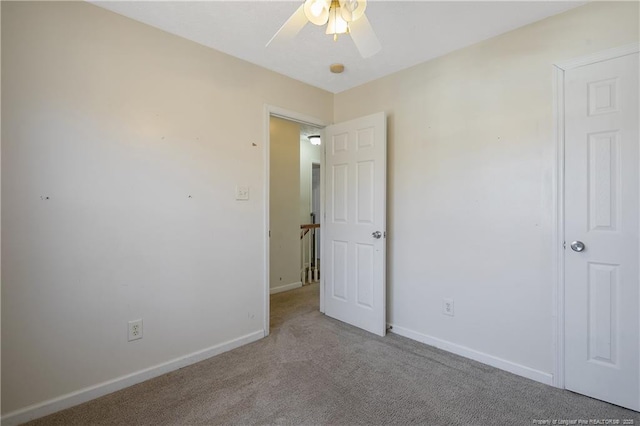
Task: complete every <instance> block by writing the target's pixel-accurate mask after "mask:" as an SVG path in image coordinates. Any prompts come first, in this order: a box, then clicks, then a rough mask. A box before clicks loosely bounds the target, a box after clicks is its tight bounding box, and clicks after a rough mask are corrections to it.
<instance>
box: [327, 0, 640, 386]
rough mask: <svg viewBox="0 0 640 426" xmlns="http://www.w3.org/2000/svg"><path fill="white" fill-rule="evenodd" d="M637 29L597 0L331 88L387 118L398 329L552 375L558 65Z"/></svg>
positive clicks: (393, 304)
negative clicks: (451, 308) (447, 308)
mask: <svg viewBox="0 0 640 426" xmlns="http://www.w3.org/2000/svg"><path fill="white" fill-rule="evenodd" d="M637 40H638V3H637V2H627V3H616V2H606V3H591V4H588V5H586V6H583V7H580V8H577V9H575V10H572V11H569V12H567V13H565V14H562V15H558V16H555V17H551V18H549V19H546V20H544V21H540V22H538V23H534V24H532V25H529V26H527V27H524V28H521V29H518V30H515V31H512V32H510V33H507V34H504V35H502V36H499V37H496V38H494V39H491V40H488V41H485V42H483V43H480V44H478V45H475V46H472V47H469V48H466V49H462V50H460V51H457V52H454V53H452V54H449V55H447V56H444V57H441V58H439V59H436V60H433V61H430V62H427V63H425V64H422V65H419V66H416V67H413V68H411V69H408V70H406V71H402V72H399V73H396V74H393V75H391V76H389V77H386V78H382V79H379V80H376V81H374V82H371V83H369V84H365V85H363V86H360V87H358V88H355V89H352V90H349V91H346V92H343V93H340V94H338V95H336V96H335V100H334V110H335V113H334V118H335V121H343V120H348V119H351V118H354V117H358V116H362V115H366V114H370V113H373V112H376V111H386V112H387V113H388V115H389V126H388V127H389V141H388V144H389V149H388V153H389V154H388V155H389V163H388V164H389V173H388V176H389V183H388V186H389V191H388V212H389V222H388V223H389V231H390V232H389V241H388V243H389V251H388V253H389V265H388V266H389V268H388V294H389V305H388V320H389V322H391V323H392V324H393V325H394V331H398V330H404V332H405V333H408V334H409V333H413V336H414V337H419V338H421V339H423V340H425V341H428V340H429V339H431V341H435V340H433V339H432V338H435V339H440V340H441V341H445V342H448V343H450V345H449V347H454V348H458V349H462V350H467V349H468V350H471V351H478V352H481V353H483V354H488V355H489V356H493V357H495V358H500V359H502V360H506V361H508V362H511V363H515V364H519V365H520V366H524V367H527V368H529V369H533V370H534V371H533V374H532V376H535V377H538V378H541V377H543V376H545V375H546V376H547V377H548V378H549V379H550V373H552V371H553V353H554V352H553V351H554V349H553V348H554V346H553V341H552V336H553V334H552V321H553V304H552V289H553V288H552V283H553V277H552V269H551V268H552V257H551V256H552V254H551V253H552V251H551V247H552V240H551V235H552V215H553V211H552V202H553V200H552V188H553V182H552V170H553V167H554V138H553V132H552V127H553V115H552V114H553V113H552V64H553V63H554V62H555V61H561V60H567V59H571V58H574V57H578V56H582V55H585V54H588V53H591V52H598V51H601V50H604V49H608V48H611V47H617V46H620V45H624V44H627V43H630V42H634V41H637ZM444 297H451V298H454V300H455V317H453V318H451V317H446V316H443V315H442V299H443V298H444Z"/></svg>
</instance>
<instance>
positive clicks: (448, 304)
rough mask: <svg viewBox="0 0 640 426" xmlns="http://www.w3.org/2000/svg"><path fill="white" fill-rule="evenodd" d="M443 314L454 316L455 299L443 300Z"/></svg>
mask: <svg viewBox="0 0 640 426" xmlns="http://www.w3.org/2000/svg"><path fill="white" fill-rule="evenodd" d="M442 313H443V314H445V315H449V316H453V314H454V311H453V299H449V298H445V299H442Z"/></svg>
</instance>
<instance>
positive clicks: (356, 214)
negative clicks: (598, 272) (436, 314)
mask: <svg viewBox="0 0 640 426" xmlns="http://www.w3.org/2000/svg"><path fill="white" fill-rule="evenodd" d="M386 135H387V130H386V116H385V114H384V113H378V114H374V115H370V116H367V117H362V118H359V119H356V120H352V121H348V122H345V123H340V124H336V125H333V126H329V127H327V128H326V129H325V139H326V140H327V143H326V147H325V156H326V161H325V164H326V167H325V170H326V172H325V179H326V183H327V184H326V198H325V221H324V222H323V227H324V228H325V231H324V237H323V238H324V240H325V241H323V256H322V263H323V265H322V269H323V274H324V293H325V294H324V309H325V314H326V315H328V316H330V317H333V318H336V319H338V320H340V321H344V322H346V323H349V324H351V325H354V326H356V327H360V328H362V329H365V330H367V331H370V332H372V333H375V334H378V335H380V336H384V335H385V331H386V300H385V299H386V289H385V270H386V244H385V243H386V183H387V176H386V171H387V161H386V156H387V137H386Z"/></svg>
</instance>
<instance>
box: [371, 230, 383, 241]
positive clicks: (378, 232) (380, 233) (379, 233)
mask: <svg viewBox="0 0 640 426" xmlns="http://www.w3.org/2000/svg"><path fill="white" fill-rule="evenodd" d="M371 236H372V237H373V238H375V239H376V240H378V239H380V237H382V232H380V231H376V232H373V233H372V234H371Z"/></svg>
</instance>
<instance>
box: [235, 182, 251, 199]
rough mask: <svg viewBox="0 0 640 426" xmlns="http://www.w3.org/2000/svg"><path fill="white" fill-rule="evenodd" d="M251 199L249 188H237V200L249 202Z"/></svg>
mask: <svg viewBox="0 0 640 426" xmlns="http://www.w3.org/2000/svg"><path fill="white" fill-rule="evenodd" d="M248 199H249V187H248V186H239V185H238V186H236V200H248Z"/></svg>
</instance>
